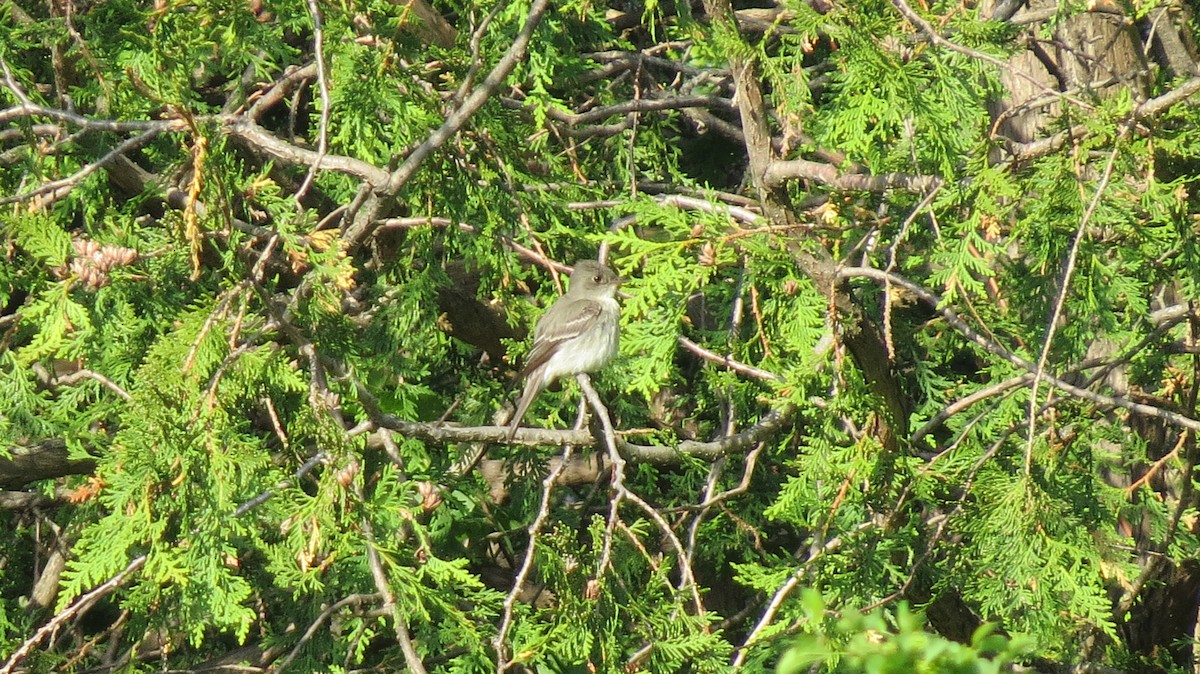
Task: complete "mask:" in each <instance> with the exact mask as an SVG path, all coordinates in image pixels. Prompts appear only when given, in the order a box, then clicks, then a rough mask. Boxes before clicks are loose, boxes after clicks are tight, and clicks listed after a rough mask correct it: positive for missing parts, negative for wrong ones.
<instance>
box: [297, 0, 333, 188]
mask: <svg viewBox="0 0 1200 674" xmlns="http://www.w3.org/2000/svg"><path fill="white" fill-rule="evenodd" d="M307 3H308V13H309V15H310V16H312V23H313V58H315V59H316V61H317V89H318V91H320V93H321V121H320V127H319V130H318V133H317V157H316V159H315V160H313V163H312V164H311V165H309V167H308V173H307V174H306V175H305V176H304V182H302V183H300V189H298V190H296V196H295V199H296V203H297V204H299V203H300V201H301V200H302V199H304V195H305V194H307V193H308V188H309V187H311V186H312V182H313V179H314V178H316V176H317V171H318V170H320V168H321V161H322V160H323V159H325V155H326V153H327V152H328V151H329V108H330V106H331V105H332V101H331V99H330V96H329V76H328V75H327V74H326V72H325V47H324V42H325V40H324V31H323V30H322V27H321V8H320V7H318V6H317V0H307Z"/></svg>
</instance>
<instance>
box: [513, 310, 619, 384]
mask: <svg viewBox="0 0 1200 674" xmlns="http://www.w3.org/2000/svg"><path fill="white" fill-rule="evenodd" d="M600 313H601V307H600V303H599V302H595V301H593V300H574V301H568V302H563V301H561V300H560V301H558V302H556V303H554V304H553V305H551V307H550V308H549V309H547V310H546V313H545V314H544V315H543V316H542V318H541V320H539V321H538V323H537V327H535V328H534V329H533V348H532V349H530V350H529V356H528V358H527V359H526V361H525V368H524V369H523V370H522V371H521V375H522V376H526V375H528V374H529V373H530V372H533V371H534V370H536V369H537V368H539V367H541V366H542V365H544V364H545V363H546V361H548V360H550V357H551V356H553V355H554V353H555V352H556V351H557V350H558V347H559V345H561V344H562V343H563V342H567V341H570V340H572V339H575V338H576V337H578V336H579V335H582V334H583V333H585V332H587V331H588V330H590V329H591V327H592V326H593V325H595V324H596V320H597V319H599V318H600ZM567 317H569V318H567ZM559 318H566V320H558V319H559Z"/></svg>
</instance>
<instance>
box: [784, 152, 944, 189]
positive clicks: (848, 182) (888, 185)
mask: <svg viewBox="0 0 1200 674" xmlns="http://www.w3.org/2000/svg"><path fill="white" fill-rule="evenodd" d="M795 179H804V180H812V181H815V182H819V183H822V184H825V185H829V186H831V187H836V188H837V189H842V190H863V191H866V192H883V191H885V190H892V189H901V190H908V191H910V192H921V193H926V192H929V191H931V190H933V189H935V188H937V187H939V186H940V185H941V184H942V179H941V178H939V177H937V176H924V175H908V174H904V173H886V174H884V175H870V174H864V173H843V172H841V171H839V170H838V168H837V167H836V166H833V165H831V164H822V163H820V162H815V161H807V160H804V159H791V160H786V161H783V160H779V161H773V162H771V164H770V165H769V166H767V171H766V173H764V174H763V181H764V182H765V183H766V184H768V185H773V186H774V185H780V184H782V183H783V182H784V181H785V180H795Z"/></svg>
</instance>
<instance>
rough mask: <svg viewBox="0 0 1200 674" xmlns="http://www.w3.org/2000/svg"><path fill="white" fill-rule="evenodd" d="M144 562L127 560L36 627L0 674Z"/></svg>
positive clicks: (143, 559) (143, 558)
mask: <svg viewBox="0 0 1200 674" xmlns="http://www.w3.org/2000/svg"><path fill="white" fill-rule="evenodd" d="M145 563H146V555H142V556H140V557H136V558H134V560H133V561H131V562H129V564H128V565H126V566H125V568H124V569H122V570H121V572H120V573H118V574H117V575H115V576H113V577H112V578H109V579H108V580H106V581H104V583H102V584H100V585H99V586H97V587H96V589H94V590H92V591H91V592H88V593H87V594H85V595H83V596H81V597H79V598H77V599H76V600H75V601H74V602H72V603H71V605H70V606H68V607H67V608H65V609H63V610H62V611H61V612H60V613H59V614H58V615H56V616H54V617H53V618H51V619H50V621H49V622H47V623H46V624H45V625H42V627H41V628H40V629H38V631H37V632H35V633H34V635H33V636H31V637H29V638H28V639H26V640H25V643H23V644H21V646H20V648H18V649H17V650H16V651H13V654H12V655H10V656H9V657H8V660H6V661H5V662H4V666H3V667H0V674H12V671H13V669H14V668H15V667H16V666H17V664H18V663H20V662H21V661H22V660H24V659H25V657H26V656H28V655H29V653H30V652H31V651H32V650H33V649H34V648H35V647H37V645H38V644H40V643H42V640H44V639H45V638H46V637H48V636H50V635H51V634H53V633H54V632H56V631H57V630H58V628H59V627H61V626H62V624H63V623H65V622H66V621H68V620H70V619H71V618H73V617H75V616H76V615H77V614H80V613H82V612H84V611H87V610H88V609H90V608H91V607H92V606H93V605H94V604H95V603H96V602H97V601H100V599H101V598H102V597H104V596H105V595H107V594H109V593H110V592H112V591H113V590H116V589H117V588H118V587H120V586H121V584H122V583H124V582H125V579H126V578H128V577H129V575H130V574H132V573H133V572H134V571H137V570H138V569H140V568H142V565H144V564H145Z"/></svg>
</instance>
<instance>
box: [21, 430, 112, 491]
mask: <svg viewBox="0 0 1200 674" xmlns="http://www.w3.org/2000/svg"><path fill="white" fill-rule="evenodd" d="M9 452H10V454H11V457H9V458H4V457H0V489H20V488H21V487H24V486H25V485H27V484H31V483H33V482H37V481H39V480H49V479H51V478H55V477H62V476H64V475H87V474H89V473H91V472H92V471H94V470H96V462H95V461H94V460H92V459H82V460H81V459H72V458H71V457H70V455H69V452H68V451H67V443H66V442H64V441H62V440H57V439H50V440H43V441H42V442H39V443H38V444H36V445H33V446H30V447H14V448H12V449H10V450H9Z"/></svg>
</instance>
